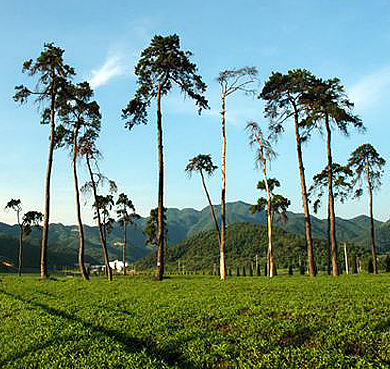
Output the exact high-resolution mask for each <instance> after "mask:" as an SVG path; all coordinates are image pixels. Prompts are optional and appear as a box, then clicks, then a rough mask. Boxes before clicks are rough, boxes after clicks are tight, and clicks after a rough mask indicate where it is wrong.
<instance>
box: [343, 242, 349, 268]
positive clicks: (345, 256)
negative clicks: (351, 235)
mask: <svg viewBox="0 0 390 369" xmlns="http://www.w3.org/2000/svg"><path fill="white" fill-rule="evenodd" d="M344 260H345V273H346V274H349V260H348V250H347V244H346V243H345V242H344Z"/></svg>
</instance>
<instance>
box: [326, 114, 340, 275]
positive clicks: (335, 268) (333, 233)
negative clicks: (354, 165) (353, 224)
mask: <svg viewBox="0 0 390 369" xmlns="http://www.w3.org/2000/svg"><path fill="white" fill-rule="evenodd" d="M325 127H326V133H327V152H328V196H329V199H328V200H329V201H328V206H329V215H330V236H331V240H332V275H333V277H337V276H338V275H339V269H338V266H337V242H336V217H335V212H334V196H333V163H332V146H331V140H332V132H331V129H330V125H329V116H328V114H326V115H325Z"/></svg>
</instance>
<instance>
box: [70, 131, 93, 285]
mask: <svg viewBox="0 0 390 369" xmlns="http://www.w3.org/2000/svg"><path fill="white" fill-rule="evenodd" d="M77 136H78V128H76V130H75V132H74V137H73V160H72V169H73V181H74V193H75V198H76V214H77V224H78V227H79V255H78V257H79V268H80V273H81V276H82V277H83V280H85V281H87V280H89V276H88V272H87V269H86V268H85V264H84V249H85V242H84V228H83V222H82V220H81V205H80V191H79V181H78V177H77V153H78V148H77Z"/></svg>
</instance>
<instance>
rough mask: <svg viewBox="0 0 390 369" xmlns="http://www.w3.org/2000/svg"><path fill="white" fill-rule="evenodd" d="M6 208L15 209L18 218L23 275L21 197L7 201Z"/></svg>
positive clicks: (19, 271)
mask: <svg viewBox="0 0 390 369" xmlns="http://www.w3.org/2000/svg"><path fill="white" fill-rule="evenodd" d="M5 210H6V211H8V210H13V211H14V212H15V213H16V220H17V222H18V226H19V250H18V274H19V276H21V275H22V264H23V233H24V229H23V222H22V220H21V213H22V202H21V201H20V199H11V200H10V201H8V202H7V205H6V206H5Z"/></svg>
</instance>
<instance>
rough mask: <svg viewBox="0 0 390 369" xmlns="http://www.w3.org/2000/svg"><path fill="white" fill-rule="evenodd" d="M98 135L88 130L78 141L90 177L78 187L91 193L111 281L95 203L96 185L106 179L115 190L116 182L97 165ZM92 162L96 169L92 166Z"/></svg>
mask: <svg viewBox="0 0 390 369" xmlns="http://www.w3.org/2000/svg"><path fill="white" fill-rule="evenodd" d="M97 137H98V133H97V132H96V131H95V130H88V131H87V132H86V134H85V135H84V136H83V137H82V139H81V141H80V153H81V155H83V156H84V157H85V161H86V164H87V169H88V173H89V177H90V181H88V182H86V183H85V184H84V185H83V186H82V187H81V189H80V191H81V192H82V193H90V192H92V194H93V199H94V205H93V207H94V209H95V217H96V220H97V223H98V228H99V237H100V242H101V244H102V251H103V260H104V264H105V269H106V276H107V279H108V280H109V281H112V269H111V267H110V260H109V257H108V250H107V242H106V237H105V231H104V222H103V220H102V218H101V212H100V211H99V209H98V207H95V204H96V205H97V204H99V194H98V190H97V188H98V186H99V185H102V184H104V183H105V182H107V181H108V183H109V188H110V192H116V184H115V182H114V181H111V180H108V179H107V178H106V177H105V176H104V175H103V174H101V173H100V170H99V167H98V165H97V160H98V159H99V157H100V152H99V150H98V149H97V148H96V146H95V140H96V139H97ZM93 164H94V166H95V168H96V170H94V169H93V168H92V165H93Z"/></svg>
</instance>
